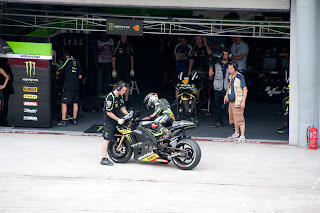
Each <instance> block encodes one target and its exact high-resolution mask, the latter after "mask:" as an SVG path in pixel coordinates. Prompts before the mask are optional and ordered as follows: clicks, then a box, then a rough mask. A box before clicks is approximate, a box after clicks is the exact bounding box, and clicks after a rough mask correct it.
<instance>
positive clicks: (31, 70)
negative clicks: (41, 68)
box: [24, 61, 36, 77]
mask: <svg viewBox="0 0 320 213" xmlns="http://www.w3.org/2000/svg"><path fill="white" fill-rule="evenodd" d="M24 63H25V64H26V69H27V70H26V72H27V76H30V77H31V76H32V75H36V62H33V61H26V62H24Z"/></svg>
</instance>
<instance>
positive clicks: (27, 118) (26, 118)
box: [23, 116, 38, 121]
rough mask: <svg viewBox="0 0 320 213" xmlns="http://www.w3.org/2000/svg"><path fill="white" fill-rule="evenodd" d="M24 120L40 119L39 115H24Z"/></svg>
mask: <svg viewBox="0 0 320 213" xmlns="http://www.w3.org/2000/svg"><path fill="white" fill-rule="evenodd" d="M23 120H24V121H38V117H36V116H23Z"/></svg>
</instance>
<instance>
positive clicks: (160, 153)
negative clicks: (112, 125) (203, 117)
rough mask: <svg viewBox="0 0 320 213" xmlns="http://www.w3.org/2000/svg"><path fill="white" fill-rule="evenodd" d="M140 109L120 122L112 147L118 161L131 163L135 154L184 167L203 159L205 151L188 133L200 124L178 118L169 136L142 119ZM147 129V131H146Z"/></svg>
mask: <svg viewBox="0 0 320 213" xmlns="http://www.w3.org/2000/svg"><path fill="white" fill-rule="evenodd" d="M139 115H140V113H139V112H137V111H136V112H134V111H131V112H130V113H128V114H127V115H125V116H124V117H123V118H122V119H124V120H125V122H124V124H123V125H119V124H118V125H117V126H116V129H117V132H116V134H115V139H114V140H112V141H110V143H109V146H108V154H109V157H110V158H111V159H112V160H113V161H114V162H116V163H125V162H127V161H128V160H129V159H130V158H131V156H132V154H133V153H134V159H135V160H139V161H153V162H160V163H165V164H168V163H169V162H170V161H171V160H172V161H173V163H174V164H175V165H176V166H177V167H178V168H179V169H182V170H191V169H193V168H195V167H196V166H197V165H198V164H199V162H200V159H201V150H200V147H199V145H198V143H197V142H196V141H194V140H193V139H191V137H188V136H186V134H185V129H187V128H193V127H195V126H196V125H195V124H194V123H193V122H191V121H174V122H173V124H172V126H171V127H167V129H168V130H169V132H170V136H169V139H164V138H163V137H162V133H159V132H157V131H156V130H153V129H151V128H148V126H149V125H150V124H151V123H152V121H141V120H139V119H138V116H139ZM146 130H147V131H146Z"/></svg>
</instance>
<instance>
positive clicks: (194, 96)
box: [176, 70, 207, 124]
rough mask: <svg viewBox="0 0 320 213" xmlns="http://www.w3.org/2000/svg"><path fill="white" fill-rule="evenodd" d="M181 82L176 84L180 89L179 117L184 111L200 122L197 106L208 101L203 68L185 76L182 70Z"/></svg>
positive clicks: (178, 101) (178, 98) (178, 97)
mask: <svg viewBox="0 0 320 213" xmlns="http://www.w3.org/2000/svg"><path fill="white" fill-rule="evenodd" d="M178 78H179V80H180V81H181V83H178V84H177V85H176V89H177V90H178V96H177V97H176V102H177V118H178V119H179V117H180V114H181V113H182V112H183V111H184V112H185V113H186V114H187V115H188V116H190V115H193V116H194V118H193V121H194V122H195V123H196V124H197V123H198V116H197V108H199V107H201V106H203V105H204V104H205V103H206V102H207V97H206V95H205V91H204V90H205V88H206V85H205V83H206V76H205V73H204V72H203V71H202V70H194V71H192V72H191V74H190V75H189V76H184V75H183V73H182V72H181V73H180V75H179V76H178Z"/></svg>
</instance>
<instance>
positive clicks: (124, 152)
mask: <svg viewBox="0 0 320 213" xmlns="http://www.w3.org/2000/svg"><path fill="white" fill-rule="evenodd" d="M119 143H120V138H117V139H115V140H113V141H110V143H109V146H108V155H109V157H110V158H111V159H112V160H113V161H114V162H116V163H125V162H127V161H128V160H129V159H130V158H131V156H132V148H131V144H130V143H129V142H128V141H127V139H124V140H123V142H122V144H121V146H120V147H118V146H119Z"/></svg>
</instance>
